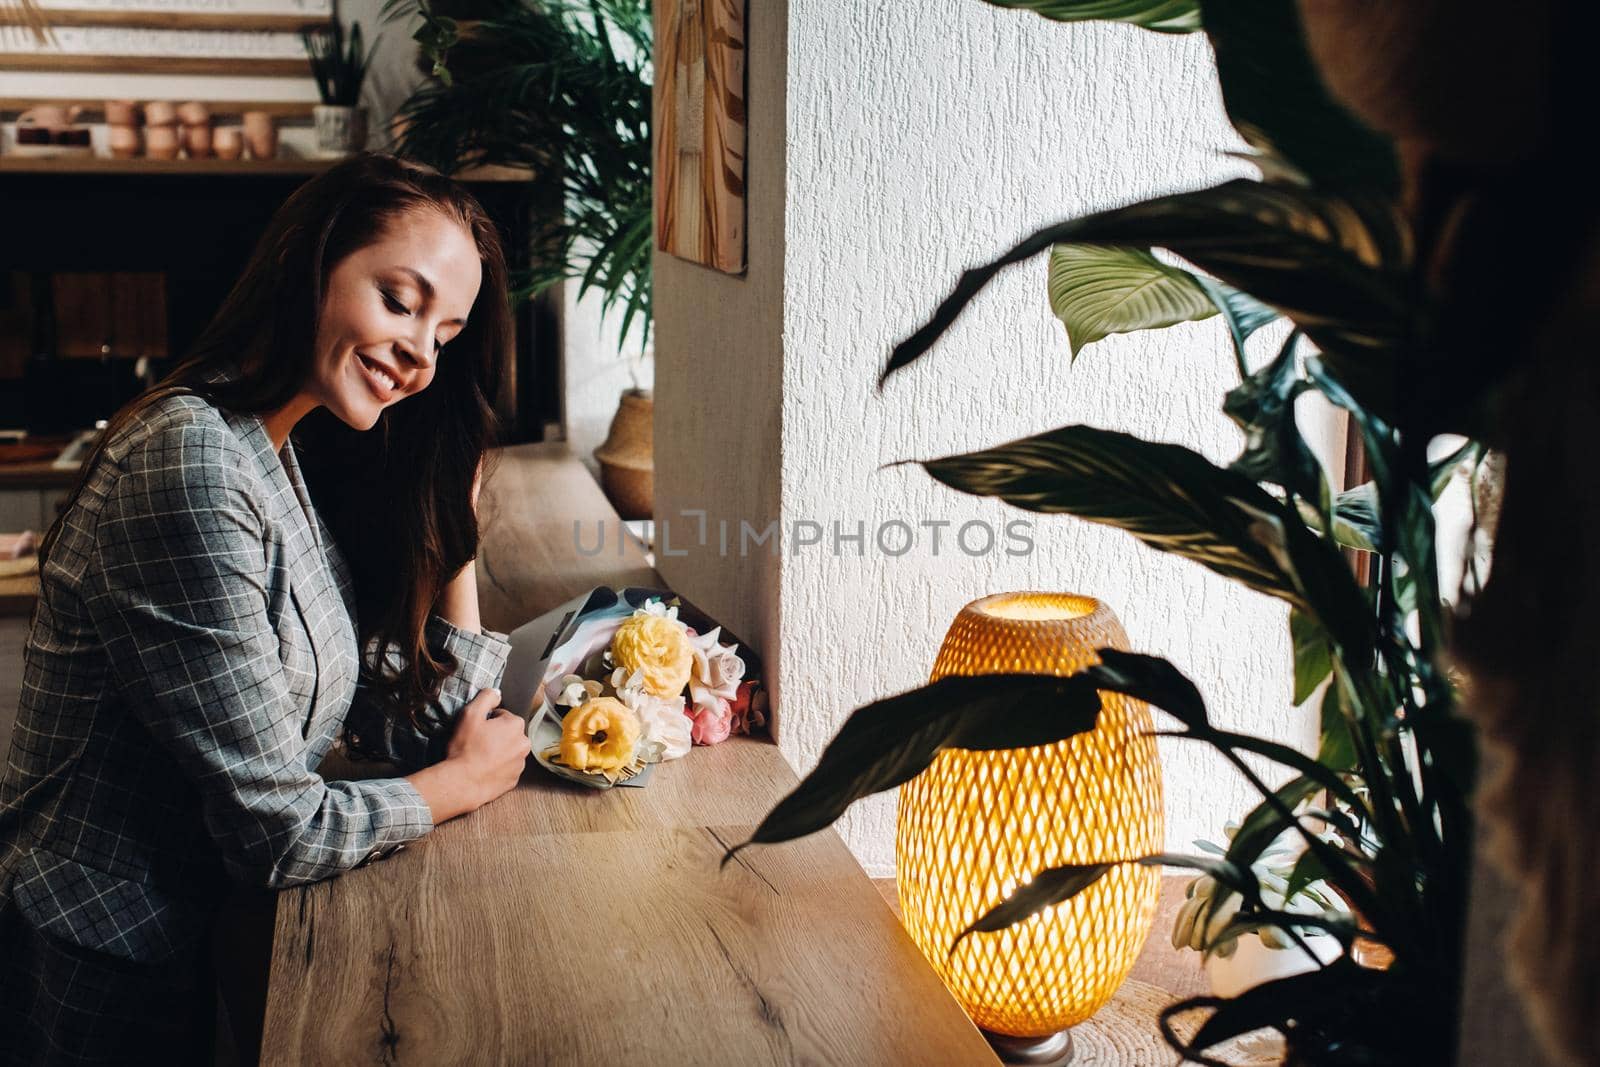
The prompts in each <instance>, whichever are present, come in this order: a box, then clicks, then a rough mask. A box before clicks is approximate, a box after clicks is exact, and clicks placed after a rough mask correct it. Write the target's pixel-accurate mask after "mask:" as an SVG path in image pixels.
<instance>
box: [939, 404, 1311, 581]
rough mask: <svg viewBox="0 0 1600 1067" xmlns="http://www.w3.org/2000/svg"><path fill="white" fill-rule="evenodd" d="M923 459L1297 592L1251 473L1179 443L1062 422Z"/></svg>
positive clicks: (1021, 503) (963, 487)
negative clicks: (1278, 552)
mask: <svg viewBox="0 0 1600 1067" xmlns="http://www.w3.org/2000/svg"><path fill="white" fill-rule="evenodd" d="M922 466H923V468H924V469H926V470H927V472H928V473H929V474H931V475H932V476H933V477H934V478H936V479H938V480H939V481H941V482H943V483H944V484H945V485H948V486H950V487H951V488H953V489H958V490H960V491H961V492H963V493H971V494H973V495H974V496H992V497H998V498H999V499H1001V500H1004V501H1006V502H1007V503H1009V504H1013V505H1015V506H1017V507H1019V508H1025V509H1027V510H1029V511H1037V512H1042V513H1045V514H1055V513H1065V514H1070V515H1075V516H1077V517H1078V518H1080V519H1087V520H1088V521H1090V522H1097V523H1101V524H1104V525H1107V526H1115V527H1117V528H1118V529H1121V530H1125V531H1127V532H1128V533H1130V534H1132V535H1133V536H1134V537H1137V538H1138V539H1139V540H1140V541H1143V542H1144V543H1145V544H1147V545H1149V546H1150V547H1152V548H1156V549H1159V550H1161V551H1163V552H1171V553H1174V554H1176V555H1180V556H1184V557H1185V558H1188V559H1191V560H1194V561H1196V562H1198V563H1201V564H1203V565H1204V566H1206V567H1209V568H1210V569H1211V570H1214V571H1216V572H1217V573H1219V574H1222V575H1224V576H1226V577H1229V578H1234V579H1237V580H1239V581H1242V582H1245V583H1246V584H1248V585H1250V586H1252V587H1253V588H1255V589H1259V590H1261V591H1262V592H1265V593H1269V594H1271V595H1273V596H1282V597H1287V598H1289V599H1291V600H1294V599H1295V594H1294V592H1293V588H1294V585H1293V582H1292V581H1291V579H1290V578H1289V577H1288V576H1287V575H1285V574H1284V573H1283V571H1282V570H1281V569H1280V568H1279V566H1278V563H1277V560H1276V557H1275V554H1274V549H1273V547H1272V546H1270V545H1269V544H1267V543H1266V542H1265V541H1264V539H1265V538H1270V537H1271V536H1272V532H1271V531H1270V530H1268V529H1266V528H1265V525H1264V524H1263V523H1261V522H1259V521H1258V516H1259V515H1261V514H1275V513H1277V512H1279V511H1281V505H1279V504H1278V502H1277V501H1275V500H1273V499H1272V497H1270V496H1268V495H1267V494H1266V493H1265V492H1263V491H1262V489H1261V488H1260V487H1259V486H1257V485H1256V484H1255V483H1254V482H1252V481H1250V480H1249V479H1248V478H1245V477H1244V476H1242V475H1240V474H1237V473H1235V472H1233V471H1229V470H1225V469H1223V468H1221V467H1218V466H1216V465H1215V464H1213V463H1212V462H1211V461H1210V460H1208V459H1206V458H1205V457H1204V456H1202V455H1200V454H1199V453H1197V452H1193V451H1190V450H1189V449H1187V448H1183V447H1181V446H1179V445H1169V444H1154V443H1151V442H1148V441H1141V440H1139V439H1138V438H1137V437H1132V436H1129V435H1128V434H1123V433H1117V432H1115V431H1112V430H1097V429H1095V428H1093V427H1090V426H1063V427H1061V428H1060V429H1056V430H1050V431H1048V432H1047V433H1042V434H1039V435H1037V436H1034V437H1026V438H1022V439H1020V440H1017V441H1011V442H1009V443H1007V444H1003V445H997V446H995V447H994V448H987V449H983V450H981V451H978V452H971V453H967V454H966V455H960V456H947V457H945V458H943V459H933V460H926V461H923V462H922Z"/></svg>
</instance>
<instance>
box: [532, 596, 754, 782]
mask: <svg viewBox="0 0 1600 1067" xmlns="http://www.w3.org/2000/svg"><path fill="white" fill-rule="evenodd" d="M599 592H607V593H609V592H610V591H599V590H597V593H599ZM613 595H615V594H613ZM680 609H682V610H681V611H680ZM695 623H699V624H700V625H699V626H696V625H695ZM721 637H722V627H720V626H716V625H712V624H711V621H710V620H709V619H707V618H705V617H704V616H703V615H700V614H699V613H698V612H694V611H693V609H691V608H688V606H687V605H685V604H683V602H682V601H681V600H679V599H678V598H677V597H672V599H671V601H670V602H668V601H667V600H666V599H665V598H664V597H663V596H662V595H660V594H656V593H653V592H651V591H644V590H633V589H629V590H624V591H623V592H622V594H621V595H615V602H614V603H612V604H609V605H605V606H598V607H596V606H593V605H592V604H591V605H590V606H589V610H585V611H580V612H579V613H577V615H576V624H575V625H574V626H573V627H572V628H571V630H570V633H569V634H568V636H566V638H565V639H564V640H561V641H560V643H559V645H558V646H557V647H556V648H555V649H553V650H552V652H551V654H550V660H549V663H548V666H547V667H546V668H545V671H544V677H543V681H542V683H541V685H540V688H539V693H538V696H537V702H538V709H537V711H536V713H535V714H534V716H533V720H532V722H531V724H530V726H529V735H530V737H532V738H533V741H534V757H535V758H536V759H537V760H538V761H539V763H540V764H542V765H543V766H545V767H546V768H548V769H549V770H551V771H553V772H555V773H557V774H559V775H561V776H562V777H565V778H572V779H574V780H578V781H582V782H583V783H584V784H586V785H595V786H600V787H602V788H604V787H608V786H611V785H616V784H619V783H626V784H629V785H634V784H640V785H642V784H643V775H644V772H645V771H646V770H647V769H648V768H649V767H650V766H651V765H653V764H656V763H661V762H663V761H666V760H673V759H678V758H679V757H681V756H684V755H686V754H688V752H689V750H690V748H691V747H692V746H694V745H714V744H717V743H718V742H720V741H723V740H726V739H727V738H728V737H729V736H730V735H732V734H735V733H749V732H751V731H752V730H754V729H759V728H760V727H762V726H764V725H765V723H766V716H765V694H764V693H763V692H762V691H761V683H760V680H759V679H758V678H754V677H746V675H747V673H754V672H753V671H751V670H750V667H751V666H752V665H755V664H756V661H755V660H754V657H752V656H750V655H749V654H748V653H741V651H740V647H739V644H738V642H732V643H724V642H723V641H721V640H720V638H721ZM554 640H555V638H552V641H554ZM557 723H559V733H557Z"/></svg>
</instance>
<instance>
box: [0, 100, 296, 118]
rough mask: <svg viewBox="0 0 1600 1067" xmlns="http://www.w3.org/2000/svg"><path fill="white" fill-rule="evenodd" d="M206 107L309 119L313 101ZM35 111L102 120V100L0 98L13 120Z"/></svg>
mask: <svg viewBox="0 0 1600 1067" xmlns="http://www.w3.org/2000/svg"><path fill="white" fill-rule="evenodd" d="M192 99H193V97H183V98H182V99H174V100H172V101H170V102H171V103H174V104H181V103H184V102H185V101H187V100H192ZM150 102H151V101H150V100H138V101H136V103H138V105H139V106H140V107H141V108H142V107H143V106H144V105H145V104H148V103H150ZM204 103H205V105H206V107H208V108H210V109H211V117H212V118H221V117H223V116H229V117H238V116H239V115H242V114H244V113H245V112H246V111H265V112H266V113H267V114H269V115H272V116H275V117H277V118H303V119H308V120H309V119H310V118H311V109H312V108H313V107H315V106H316V101H314V100H215V101H213V100H207V101H204ZM36 107H76V108H82V109H83V113H82V114H81V115H80V116H79V117H78V121H79V122H80V123H82V122H86V121H90V122H92V121H94V120H96V119H99V120H104V118H105V110H106V98H105V97H97V98H95V99H93V100H88V99H69V98H66V97H62V98H55V97H43V96H0V115H11V116H15V115H18V114H20V113H22V112H24V111H27V110H29V109H30V108H36Z"/></svg>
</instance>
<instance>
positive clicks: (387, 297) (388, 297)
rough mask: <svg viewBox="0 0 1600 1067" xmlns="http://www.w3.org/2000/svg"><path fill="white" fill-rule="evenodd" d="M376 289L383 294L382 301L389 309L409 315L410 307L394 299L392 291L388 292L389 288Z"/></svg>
mask: <svg viewBox="0 0 1600 1067" xmlns="http://www.w3.org/2000/svg"><path fill="white" fill-rule="evenodd" d="M378 291H379V292H380V293H382V294H383V302H384V304H385V305H387V307H388V308H389V310H390V311H392V312H394V313H395V314H396V315H409V314H411V309H410V308H408V307H406V306H405V305H404V304H402V303H401V302H400V301H399V300H398V299H396V298H395V295H394V294H393V293H391V292H389V290H387V289H380V290H378Z"/></svg>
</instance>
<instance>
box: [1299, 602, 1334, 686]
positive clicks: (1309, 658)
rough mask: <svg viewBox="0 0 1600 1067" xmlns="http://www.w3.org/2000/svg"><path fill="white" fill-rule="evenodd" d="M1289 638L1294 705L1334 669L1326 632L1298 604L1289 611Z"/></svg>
mask: <svg viewBox="0 0 1600 1067" xmlns="http://www.w3.org/2000/svg"><path fill="white" fill-rule="evenodd" d="M1289 639H1290V641H1292V642H1293V644H1294V706H1295V707H1299V706H1300V705H1301V704H1304V703H1305V702H1306V701H1307V700H1310V699H1311V694H1312V693H1314V692H1316V690H1317V686H1319V685H1321V684H1322V682H1323V680H1324V679H1325V678H1327V677H1328V675H1330V674H1332V673H1333V649H1332V648H1331V647H1330V646H1329V644H1328V634H1327V632H1326V631H1325V630H1323V628H1322V627H1321V626H1320V625H1318V623H1317V621H1316V620H1315V619H1313V618H1311V617H1310V616H1308V615H1307V614H1306V613H1305V612H1303V611H1300V610H1299V609H1297V608H1291V609H1290V611H1289Z"/></svg>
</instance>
